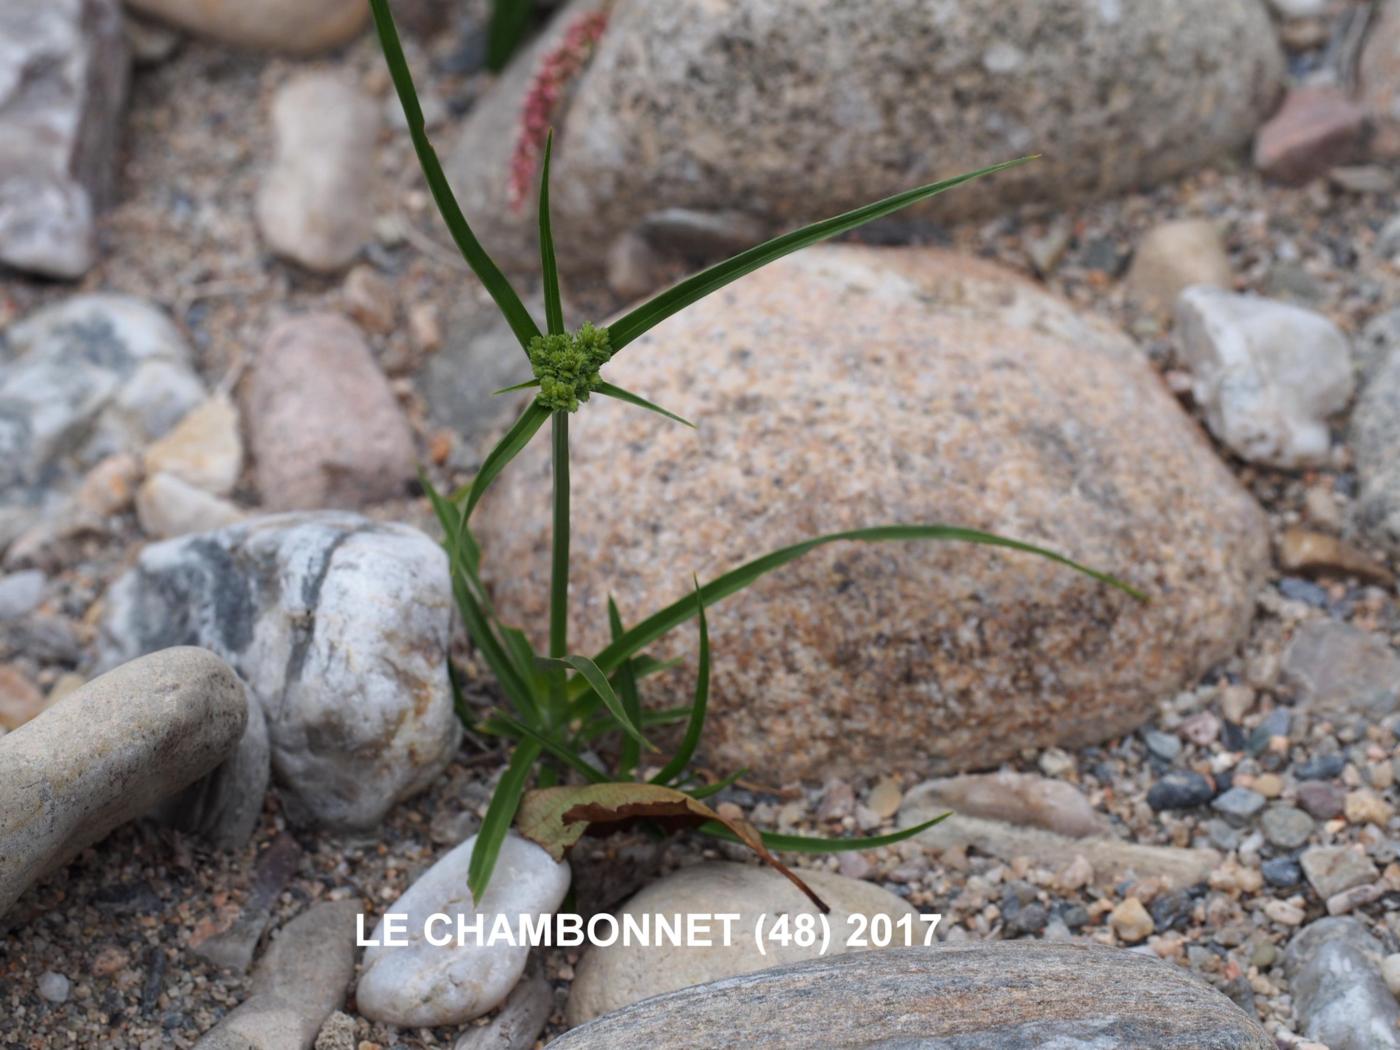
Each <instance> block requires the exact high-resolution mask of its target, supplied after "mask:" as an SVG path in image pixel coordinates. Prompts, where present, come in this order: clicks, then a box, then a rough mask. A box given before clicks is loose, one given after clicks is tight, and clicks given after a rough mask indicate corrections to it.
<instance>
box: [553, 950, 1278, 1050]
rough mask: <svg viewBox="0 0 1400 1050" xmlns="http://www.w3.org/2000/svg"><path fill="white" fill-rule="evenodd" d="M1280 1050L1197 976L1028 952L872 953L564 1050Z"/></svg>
mask: <svg viewBox="0 0 1400 1050" xmlns="http://www.w3.org/2000/svg"><path fill="white" fill-rule="evenodd" d="M633 1046H638V1047H640V1046H645V1047H648V1048H649V1050H681V1048H685V1050H720V1048H721V1047H723V1048H726V1050H728V1048H731V1047H736V1046H741V1047H744V1048H745V1050H780V1048H781V1050H797V1048H799V1047H800V1048H806V1047H817V1046H820V1047H851V1048H855V1047H861V1048H871V1050H873V1048H877V1047H878V1048H882V1050H916V1048H917V1050H1050V1048H1054V1050H1143V1048H1147V1047H1150V1048H1151V1050H1274V1044H1273V1041H1272V1040H1271V1039H1270V1038H1269V1037H1268V1036H1267V1035H1265V1034H1264V1031H1263V1029H1262V1028H1260V1027H1259V1025H1258V1024H1257V1023H1256V1022H1255V1021H1254V1020H1253V1019H1252V1018H1250V1017H1247V1016H1246V1015H1245V1014H1244V1013H1243V1011H1241V1010H1240V1008H1239V1007H1237V1006H1236V1005H1235V1004H1234V1003H1232V1002H1230V1000H1228V999H1227V998H1225V996H1223V995H1221V994H1220V993H1219V992H1217V991H1215V990H1214V989H1213V988H1210V987H1208V986H1207V985H1205V984H1204V983H1202V982H1201V981H1200V980H1199V979H1198V978H1196V977H1194V976H1192V975H1191V974H1190V973H1189V972H1188V971H1186V970H1184V969H1181V968H1179V967H1177V966H1174V965H1172V964H1170V963H1164V962H1160V961H1158V960H1157V959H1153V958H1148V957H1147V956H1143V955H1139V954H1137V953H1134V952H1125V951H1120V950H1118V949H1114V948H1103V947H1098V946H1088V945H1050V944H1037V943H1033V942H1025V941H1007V942H1001V943H993V944H967V945H956V946H953V945H947V946H944V947H940V948H897V949H890V950H887V951H879V952H860V953H857V954H854V955H840V956H836V957H834V958H828V959H818V960H813V961H810V962H804V963H797V964H795V965H792V966H783V967H778V968H776V969H772V970H763V971H760V972H759V973H751V974H744V975H742V976H739V977H730V978H726V979H725V980H722V981H712V982H711V983H709V984H702V985H697V986H695V987H693V988H686V989H683V990H682V991H679V992H672V993H670V994H669V995H658V996H654V997H653V998H651V999H644V1000H643V1001H642V1002H640V1003H635V1004H633V1005H632V1006H629V1007H626V1008H625V1009H622V1010H618V1011H617V1012H615V1013H611V1014H607V1015H605V1016H603V1017H600V1018H598V1019H597V1020H595V1021H591V1022H589V1023H588V1024H586V1025H583V1026H582V1027H579V1028H575V1029H574V1030H573V1031H571V1032H568V1033H566V1034H565V1035H564V1036H563V1037H561V1038H560V1039H557V1040H555V1041H554V1042H553V1043H551V1044H550V1048H551V1050H604V1048H606V1050H613V1048H616V1047H633Z"/></svg>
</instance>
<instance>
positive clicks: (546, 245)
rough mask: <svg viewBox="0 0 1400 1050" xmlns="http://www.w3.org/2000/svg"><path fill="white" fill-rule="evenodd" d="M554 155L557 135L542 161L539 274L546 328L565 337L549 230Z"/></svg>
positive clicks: (551, 135) (546, 139) (546, 141)
mask: <svg viewBox="0 0 1400 1050" xmlns="http://www.w3.org/2000/svg"><path fill="white" fill-rule="evenodd" d="M553 151H554V131H553V129H551V130H550V131H549V132H548V133H547V134H546V135H545V137H544V156H543V158H542V159H541V161H540V273H541V275H542V276H543V278H544V317H545V327H547V328H548V329H549V334H550V335H563V334H564V300H563V298H562V296H561V295H560V293H559V265H558V263H556V262H555V260H554V234H553V232H552V231H551V230H550V226H549V155H550V154H551V153H552V152H553Z"/></svg>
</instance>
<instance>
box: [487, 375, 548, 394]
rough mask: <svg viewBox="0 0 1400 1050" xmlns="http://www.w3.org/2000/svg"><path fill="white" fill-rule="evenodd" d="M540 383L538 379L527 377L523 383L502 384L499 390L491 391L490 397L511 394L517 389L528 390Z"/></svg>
mask: <svg viewBox="0 0 1400 1050" xmlns="http://www.w3.org/2000/svg"><path fill="white" fill-rule="evenodd" d="M539 385H540V381H539V380H538V379H527V380H525V382H523V383H516V384H515V385H514V386H503V387H501V389H499V390H493V391H491V396H492V397H500V396H501V395H502V394H513V393H515V391H517V390H530V389H532V388H534V387H537V386H539Z"/></svg>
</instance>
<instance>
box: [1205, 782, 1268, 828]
mask: <svg viewBox="0 0 1400 1050" xmlns="http://www.w3.org/2000/svg"><path fill="white" fill-rule="evenodd" d="M1210 805H1211V808H1212V809H1214V810H1215V811H1216V812H1217V813H1219V814H1220V815H1221V816H1223V817H1224V818H1225V819H1226V820H1228V821H1231V822H1232V823H1235V824H1244V823H1246V822H1247V821H1248V820H1249V819H1250V818H1251V817H1253V816H1254V815H1255V814H1256V813H1258V812H1259V811H1260V810H1261V809H1263V808H1264V796H1263V795H1261V794H1259V792H1257V791H1251V790H1250V789H1249V788H1243V787H1232V788H1231V789H1230V790H1229V791H1227V792H1225V793H1224V794H1223V795H1221V796H1219V797H1218V798H1217V799H1215V801H1214V802H1212V803H1211V804H1210Z"/></svg>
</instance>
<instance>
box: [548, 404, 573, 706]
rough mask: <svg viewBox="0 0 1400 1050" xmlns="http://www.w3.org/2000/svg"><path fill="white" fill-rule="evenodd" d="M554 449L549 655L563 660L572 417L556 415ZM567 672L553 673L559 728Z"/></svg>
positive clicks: (565, 649)
mask: <svg viewBox="0 0 1400 1050" xmlns="http://www.w3.org/2000/svg"><path fill="white" fill-rule="evenodd" d="M552 422H553V436H554V446H553V450H552V457H553V462H554V534H553V541H554V552H553V558H552V559H551V562H550V573H549V655H550V656H552V657H554V658H555V659H562V658H563V657H565V656H567V655H568V653H569V413H567V412H555V413H554V417H553V421H552ZM565 673H566V672H564V671H562V670H554V671H550V683H549V690H550V708H551V711H550V714H551V718H552V720H553V721H554V723H555V724H556V725H557V724H559V722H561V721H562V720H563V718H564V709H565V704H566V697H565V689H564V676H565Z"/></svg>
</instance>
